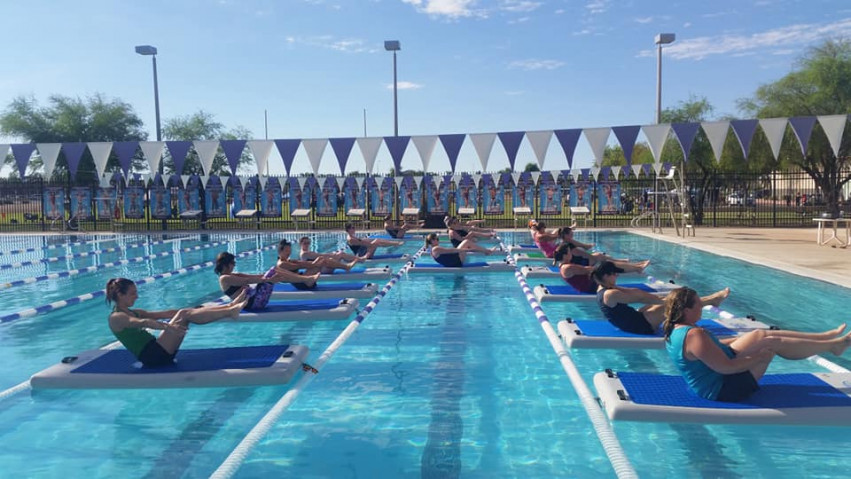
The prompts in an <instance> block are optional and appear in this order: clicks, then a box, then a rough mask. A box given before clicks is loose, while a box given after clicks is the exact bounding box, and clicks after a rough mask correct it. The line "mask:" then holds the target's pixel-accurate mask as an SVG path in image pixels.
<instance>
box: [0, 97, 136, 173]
mask: <svg viewBox="0 0 851 479" xmlns="http://www.w3.org/2000/svg"><path fill="white" fill-rule="evenodd" d="M142 127H143V123H142V120H141V119H140V118H139V116H138V115H137V114H136V112H135V111H134V110H133V107H132V106H130V105H129V104H128V103H125V102H123V101H121V100H118V99H107V98H105V97H104V96H103V95H101V94H95V95H94V96H91V97H88V98H86V99H81V98H70V97H65V96H61V95H53V96H51V97H50V98H49V99H48V105H47V106H40V105H39V104H38V102H37V101H36V100H35V99H34V98H30V97H24V96H20V97H17V98H15V99H13V100H12V101H11V102H10V103H9V105H8V106H7V107H6V109H5V110H4V111H3V113H2V114H0V133H2V134H4V135H6V136H11V137H15V138H18V139H19V141H22V142H27V143H64V142H89V141H142V140H145V139H147V133H146V132H145V131H143V129H142ZM4 161H5V162H6V163H9V162H12V163H13V162H14V159H12V157H11V155H10V156H8V157H7V158H5V160H4ZM144 164H145V163H144V161H143V160H142V158H141V156H139V157H138V158H135V159H134V166H137V167H143V166H144ZM42 165H43V162H42V160H41V158H38V157H35V158H33V159H32V161H30V164H29V172H30V173H32V172H34V171H36V170H38V169H39V168H41V166H42ZM118 168H119V164H118V157H117V156H116V155H115V154H114V153H113V154H112V155H110V158H109V161H108V162H107V166H106V169H107V171H112V170H115V169H118ZM14 171H15V173H14V174H15V175H17V168H15V169H14ZM67 172H68V163H67V161H66V160H65V159H64V155H62V154H60V155H59V158H58V159H57V162H56V169H55V170H54V174H55V175H60V176H61V175H67ZM94 176H95V165H94V161H93V160H92V157H91V155H90V154H89V152H88V151H86V153H85V154H84V155H83V158H82V159H81V162H80V165H79V168H78V170H77V179H78V180H83V179H85V178H87V177H89V178H94Z"/></svg>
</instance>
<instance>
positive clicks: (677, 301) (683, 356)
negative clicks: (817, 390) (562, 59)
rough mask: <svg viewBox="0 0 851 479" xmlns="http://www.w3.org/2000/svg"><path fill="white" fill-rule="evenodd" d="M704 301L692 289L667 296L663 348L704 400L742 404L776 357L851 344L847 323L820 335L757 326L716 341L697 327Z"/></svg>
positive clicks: (792, 356) (842, 349)
mask: <svg viewBox="0 0 851 479" xmlns="http://www.w3.org/2000/svg"><path fill="white" fill-rule="evenodd" d="M702 309H703V301H701V298H700V296H698V294H697V293H696V292H695V291H694V290H693V289H690V288H679V289H676V290H674V291H671V293H670V294H669V295H668V296H667V298H665V322H664V323H663V329H664V332H665V347H666V349H667V350H668V354H669V355H670V356H671V359H672V360H673V361H674V364H675V365H676V366H677V368H678V369H679V370H680V373H681V374H682V375H683V378H684V379H685V380H686V383H687V384H688V385H689V387H690V388H691V389H692V391H694V393H695V394H697V395H698V396H700V397H703V398H705V399H711V400H717V401H727V402H738V401H742V400H744V399H746V398H747V397H748V396H750V395H751V394H753V393H754V392H755V391H756V390H757V389H759V386H758V385H757V381H759V380H760V378H762V376H763V375H764V374H765V371H766V370H767V369H768V365H769V364H770V363H771V360H772V359H774V356H775V355H778V356H780V357H782V358H784V359H806V358H808V357H810V356H813V355H816V354H821V353H826V352H830V353H833V354H835V355H837V356H839V355H841V354H842V353H844V352H845V350H846V349H847V348H848V346H849V345H851V333H849V334H846V335H844V336H843V335H842V333H843V331H844V330H845V324H842V325H841V326H839V327H837V328H835V329H831V330H829V331H825V332H822V333H803V332H798V331H784V330H767V329H758V330H755V331H751V332H748V333H746V334H743V335H740V336H736V337H733V338H725V339H718V338H716V337H715V335H713V334H712V333H711V332H709V331H707V330H705V329H703V328H700V327H698V326H696V323H697V321H699V320H700V316H701V311H702Z"/></svg>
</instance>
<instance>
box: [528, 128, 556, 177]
mask: <svg viewBox="0 0 851 479" xmlns="http://www.w3.org/2000/svg"><path fill="white" fill-rule="evenodd" d="M552 137H553V131H552V130H545V131H527V132H526V139H528V140H529V144H530V145H532V151H533V152H535V158H537V160H538V168H540V169H542V170H543V169H544V160H545V159H546V157H547V149H548V148H549V147H550V139H552Z"/></svg>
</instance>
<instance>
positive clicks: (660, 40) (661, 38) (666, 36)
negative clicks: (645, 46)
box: [656, 33, 677, 124]
mask: <svg viewBox="0 0 851 479" xmlns="http://www.w3.org/2000/svg"><path fill="white" fill-rule="evenodd" d="M676 39H677V36H676V35H674V34H673V33H660V34H658V35H656V124H659V123H662V45H668V44H670V43H674V40H676Z"/></svg>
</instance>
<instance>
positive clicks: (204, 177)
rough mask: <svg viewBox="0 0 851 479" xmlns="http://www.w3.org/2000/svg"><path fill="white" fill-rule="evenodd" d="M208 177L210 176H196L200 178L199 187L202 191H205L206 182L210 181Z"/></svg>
mask: <svg viewBox="0 0 851 479" xmlns="http://www.w3.org/2000/svg"><path fill="white" fill-rule="evenodd" d="M210 176H212V175H198V177H199V178H201V186H202V187H203V188H204V189H207V182H208V181H210Z"/></svg>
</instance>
